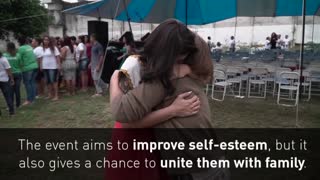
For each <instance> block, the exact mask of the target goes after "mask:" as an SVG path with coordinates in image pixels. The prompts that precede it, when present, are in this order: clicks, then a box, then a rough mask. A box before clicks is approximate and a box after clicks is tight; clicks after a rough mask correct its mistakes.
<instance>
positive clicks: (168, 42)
mask: <svg viewBox="0 0 320 180" xmlns="http://www.w3.org/2000/svg"><path fill="white" fill-rule="evenodd" d="M196 51H197V48H196V45H195V34H194V33H193V32H191V31H190V30H189V29H188V28H187V27H186V26H185V25H184V24H182V23H181V22H179V21H177V20H175V19H169V20H166V21H165V22H163V23H161V24H160V25H159V26H158V27H157V28H156V29H155V30H154V31H153V32H152V33H151V34H150V36H149V37H148V38H147V39H146V41H145V44H144V50H143V52H142V54H141V61H142V63H143V64H144V71H143V74H142V77H141V82H151V81H154V80H159V81H160V82H161V83H162V85H163V86H164V88H165V89H166V90H167V94H168V95H171V94H172V93H173V92H174V90H175V89H174V87H173V85H172V83H171V80H170V78H171V77H172V73H173V67H174V65H175V64H176V63H183V61H184V60H185V59H187V58H188V56H189V55H191V54H193V53H195V52H196ZM180 56H186V57H185V58H184V59H181V61H179V62H177V58H178V57H180Z"/></svg>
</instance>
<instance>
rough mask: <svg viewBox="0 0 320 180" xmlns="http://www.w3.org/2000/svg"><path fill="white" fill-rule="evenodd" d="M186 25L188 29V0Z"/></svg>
mask: <svg viewBox="0 0 320 180" xmlns="http://www.w3.org/2000/svg"><path fill="white" fill-rule="evenodd" d="M186 25H187V27H188V0H186Z"/></svg>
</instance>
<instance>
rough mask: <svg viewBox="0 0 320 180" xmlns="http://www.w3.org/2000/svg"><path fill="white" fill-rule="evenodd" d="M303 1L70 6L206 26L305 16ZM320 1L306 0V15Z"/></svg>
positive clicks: (130, 0)
mask: <svg viewBox="0 0 320 180" xmlns="http://www.w3.org/2000/svg"><path fill="white" fill-rule="evenodd" d="M302 4H303V0H101V1H97V2H94V3H90V4H86V5H82V6H78V7H75V8H71V9H67V10H65V11H64V12H65V13H69V14H76V15H84V16H91V17H97V18H107V19H115V20H121V21H128V20H129V21H131V22H140V23H160V22H162V21H164V20H165V19H168V18H175V19H178V20H180V21H182V22H184V23H186V24H191V25H203V24H208V23H214V22H217V21H221V20H225V19H229V18H233V17H236V16H246V17H275V16H302ZM319 8H320V0H307V1H306V15H317V14H319Z"/></svg>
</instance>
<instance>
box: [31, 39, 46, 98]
mask: <svg viewBox="0 0 320 180" xmlns="http://www.w3.org/2000/svg"><path fill="white" fill-rule="evenodd" d="M41 44H42V39H40V38H33V39H32V42H31V46H32V48H33V53H34V55H35V56H36V58H37V61H38V65H39V67H40V62H41V58H42V54H43V47H42V46H41ZM36 81H37V98H39V97H42V96H44V93H45V80H44V74H43V72H42V71H40V68H39V71H38V73H37V77H36Z"/></svg>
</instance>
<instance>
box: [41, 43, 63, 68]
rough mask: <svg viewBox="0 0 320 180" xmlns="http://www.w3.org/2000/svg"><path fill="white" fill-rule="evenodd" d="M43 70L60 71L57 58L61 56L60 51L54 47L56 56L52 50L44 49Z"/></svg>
mask: <svg viewBox="0 0 320 180" xmlns="http://www.w3.org/2000/svg"><path fill="white" fill-rule="evenodd" d="M42 52H43V53H42V69H58V64H57V59H56V56H59V55H60V53H59V50H58V48H57V47H54V54H53V53H52V52H51V49H50V48H45V49H44V50H43V49H42Z"/></svg>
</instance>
